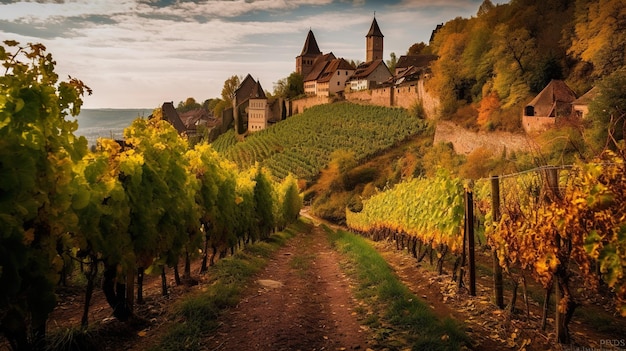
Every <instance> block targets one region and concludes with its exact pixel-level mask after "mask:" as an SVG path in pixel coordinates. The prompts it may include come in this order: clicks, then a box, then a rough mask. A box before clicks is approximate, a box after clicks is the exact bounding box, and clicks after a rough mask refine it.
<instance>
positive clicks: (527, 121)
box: [522, 79, 576, 132]
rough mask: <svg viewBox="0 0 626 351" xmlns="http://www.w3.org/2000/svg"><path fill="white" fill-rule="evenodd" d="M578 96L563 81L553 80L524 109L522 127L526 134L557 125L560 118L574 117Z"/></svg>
mask: <svg viewBox="0 0 626 351" xmlns="http://www.w3.org/2000/svg"><path fill="white" fill-rule="evenodd" d="M574 100H576V94H574V92H573V91H572V89H570V88H569V87H568V86H567V84H565V82H564V81H562V80H554V79H553V80H552V81H550V83H548V85H547V86H546V87H545V88H544V89H543V90H542V91H541V92H540V93H539V94H538V95H537V96H536V97H535V98H534V99H533V100H532V101H531V102H530V103H528V105H526V106H525V107H524V111H523V114H522V126H523V127H524V129H525V130H526V132H538V131H543V130H545V129H548V128H550V127H551V126H554V125H555V124H556V120H557V119H558V118H568V117H570V116H571V115H572V102H574Z"/></svg>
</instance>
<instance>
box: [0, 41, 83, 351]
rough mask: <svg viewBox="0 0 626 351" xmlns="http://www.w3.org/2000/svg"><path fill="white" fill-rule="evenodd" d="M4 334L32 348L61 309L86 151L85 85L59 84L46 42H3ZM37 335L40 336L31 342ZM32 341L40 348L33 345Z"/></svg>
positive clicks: (0, 271)
mask: <svg viewBox="0 0 626 351" xmlns="http://www.w3.org/2000/svg"><path fill="white" fill-rule="evenodd" d="M0 61H2V66H3V67H4V68H5V71H4V75H3V76H0V193H1V194H2V196H0V228H2V234H1V235H0V286H2V289H0V332H2V333H3V334H4V335H5V336H6V338H7V340H8V341H9V343H10V345H11V347H12V348H13V349H15V350H30V349H31V348H32V347H33V346H35V347H41V346H42V345H37V344H38V343H39V342H40V341H41V340H42V339H43V337H44V336H45V330H46V320H47V318H48V314H49V313H50V312H51V311H52V309H53V308H54V305H55V299H56V298H55V295H54V290H53V288H54V285H55V284H56V282H57V281H58V273H59V272H60V268H61V266H62V262H63V261H62V258H61V256H60V254H61V253H62V252H63V251H64V250H65V247H64V244H63V240H62V236H63V235H65V233H67V232H68V231H72V230H75V229H76V227H77V218H76V214H75V212H74V209H73V206H74V205H75V203H76V201H79V200H80V199H83V198H84V196H85V193H83V192H77V189H75V188H74V187H73V183H72V179H74V177H75V175H76V173H75V172H74V170H73V167H72V166H73V164H74V162H76V161H77V160H80V159H81V158H82V157H83V155H85V154H86V153H87V151H88V150H87V140H86V139H85V138H84V137H80V138H77V137H76V136H75V135H74V131H75V130H76V128H77V126H78V125H77V123H76V121H72V120H69V119H66V117H69V116H70V115H71V116H77V115H78V114H79V112H80V108H81V106H82V99H81V98H82V96H83V95H84V94H85V93H87V94H91V89H89V88H88V87H87V86H86V85H85V84H83V82H82V81H80V80H78V79H75V78H71V77H69V80H68V81H60V82H59V80H58V76H57V74H56V73H55V72H54V67H55V65H56V62H55V61H54V60H53V58H52V55H51V54H49V53H47V52H46V48H45V46H43V45H41V44H28V45H26V46H24V47H23V46H20V45H19V43H18V42H16V41H12V40H6V41H4V45H0ZM32 336H34V339H33V338H31V337H32ZM33 344H34V345H33Z"/></svg>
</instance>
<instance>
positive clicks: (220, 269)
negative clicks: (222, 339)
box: [152, 221, 310, 350]
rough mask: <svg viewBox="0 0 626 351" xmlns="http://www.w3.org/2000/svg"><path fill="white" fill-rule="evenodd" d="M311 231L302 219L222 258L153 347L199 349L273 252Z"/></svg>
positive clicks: (178, 307)
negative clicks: (220, 318) (208, 278)
mask: <svg viewBox="0 0 626 351" xmlns="http://www.w3.org/2000/svg"><path fill="white" fill-rule="evenodd" d="M309 230H310V224H307V223H304V222H302V221H300V222H298V223H296V224H294V225H291V226H289V227H288V228H287V229H286V230H285V231H283V232H279V233H276V234H274V235H272V236H271V237H270V238H269V240H267V241H263V242H259V243H255V244H253V245H249V246H247V247H246V248H245V249H244V250H242V251H240V252H238V253H236V254H235V255H234V256H232V257H228V258H226V259H223V260H220V261H218V262H217V263H216V264H215V266H213V267H211V268H210V269H209V273H208V274H210V276H211V277H212V280H211V281H210V282H208V283H207V284H206V286H205V287H204V288H203V289H202V291H200V292H198V293H195V294H193V295H191V296H187V297H184V298H183V299H182V300H181V301H179V302H177V303H176V305H175V307H174V316H172V318H173V319H174V320H175V321H176V323H174V324H173V326H172V327H171V328H170V329H168V332H167V334H165V336H163V339H162V340H161V341H160V343H159V345H158V346H156V347H153V348H152V350H198V349H199V348H200V341H201V340H202V337H203V336H204V335H205V334H206V333H207V332H209V331H211V330H214V329H216V328H217V326H218V325H217V317H218V316H219V314H220V313H221V311H223V310H224V309H226V308H229V307H233V306H235V305H236V304H237V303H238V302H239V299H240V298H241V292H242V289H243V288H244V287H245V286H246V285H247V283H249V281H250V279H251V278H252V277H253V276H254V274H256V273H257V272H259V271H260V270H261V269H262V268H263V267H265V265H266V264H267V262H268V261H269V258H270V257H271V256H272V254H273V253H274V252H275V251H277V250H278V249H279V248H280V247H282V246H284V245H285V243H286V242H287V240H288V239H290V238H292V237H294V236H295V235H296V233H298V232H303V231H304V232H306V231H309Z"/></svg>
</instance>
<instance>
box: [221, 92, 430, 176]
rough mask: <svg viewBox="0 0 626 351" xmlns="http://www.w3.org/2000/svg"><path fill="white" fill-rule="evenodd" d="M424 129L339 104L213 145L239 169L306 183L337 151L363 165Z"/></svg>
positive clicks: (390, 114)
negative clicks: (350, 154) (262, 170)
mask: <svg viewBox="0 0 626 351" xmlns="http://www.w3.org/2000/svg"><path fill="white" fill-rule="evenodd" d="M427 128H428V125H427V123H426V122H425V121H424V120H422V119H419V118H418V117H416V116H411V115H410V114H409V113H408V112H407V111H406V110H404V109H393V108H385V107H378V106H362V105H355V104H351V103H337V104H326V105H319V106H315V107H313V108H311V109H308V110H306V111H305V112H303V113H301V114H299V115H296V116H293V117H290V118H288V119H286V120H284V121H281V122H280V123H278V124H276V125H274V126H272V127H271V128H268V129H265V130H262V131H260V132H256V133H254V134H251V135H249V136H247V137H246V139H245V141H243V142H237V140H236V137H235V134H234V131H229V132H227V133H226V134H224V135H222V136H220V137H219V138H218V139H217V140H216V141H215V142H213V144H212V145H213V147H214V148H215V150H217V151H218V152H219V153H220V154H221V155H223V156H224V157H225V158H227V159H229V160H231V161H233V162H235V163H236V164H237V165H238V166H239V167H242V168H247V167H250V166H252V165H254V164H255V163H256V162H258V163H260V164H261V165H262V166H264V167H267V168H268V169H269V170H270V171H271V172H272V174H273V175H274V176H276V177H277V178H280V179H282V178H284V177H285V176H286V175H287V174H289V173H292V174H294V175H295V176H297V177H298V178H301V179H309V180H310V179H311V178H313V177H314V176H315V175H317V174H318V172H319V170H320V169H322V168H324V167H326V165H328V162H329V161H330V154H331V153H332V152H333V151H335V150H338V149H343V150H346V151H351V152H354V154H355V156H356V158H357V160H363V159H365V158H367V157H368V156H371V155H373V154H375V153H377V152H379V151H380V150H384V149H387V148H389V147H391V146H393V145H394V144H395V143H397V142H400V141H402V140H404V139H406V138H407V137H409V136H411V135H415V134H419V133H423V132H424V131H426V129H427Z"/></svg>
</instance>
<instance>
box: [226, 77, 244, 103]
mask: <svg viewBox="0 0 626 351" xmlns="http://www.w3.org/2000/svg"><path fill="white" fill-rule="evenodd" d="M239 84H241V78H239V77H238V76H237V75H233V76H231V77H230V78H228V79H226V80H225V81H224V87H223V88H222V100H224V101H225V102H226V104H227V106H232V104H233V100H234V99H235V91H237V89H238V88H239Z"/></svg>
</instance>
